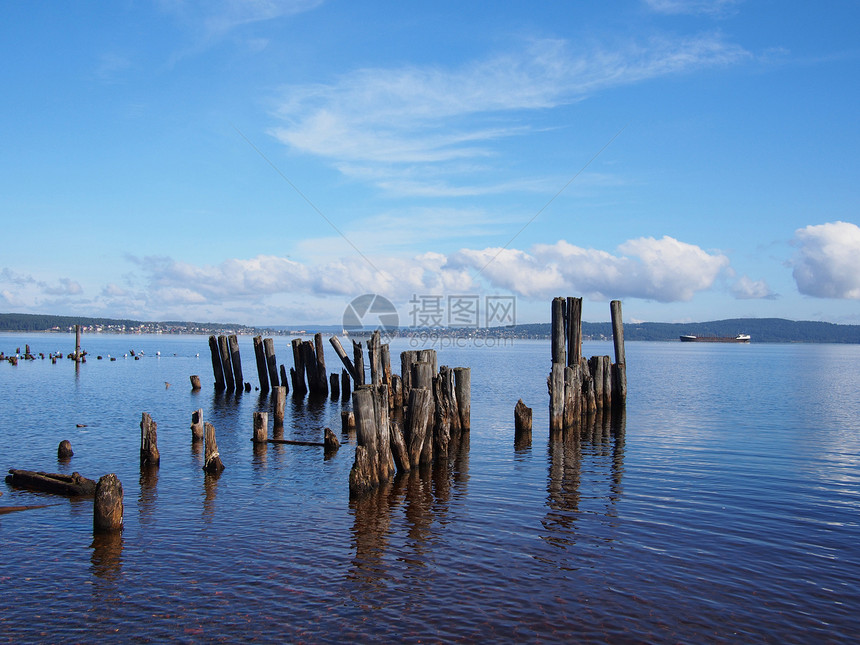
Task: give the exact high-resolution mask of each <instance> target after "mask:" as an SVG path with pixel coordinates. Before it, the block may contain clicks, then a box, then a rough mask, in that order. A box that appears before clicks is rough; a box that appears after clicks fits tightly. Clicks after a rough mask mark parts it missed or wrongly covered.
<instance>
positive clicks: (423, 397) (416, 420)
mask: <svg viewBox="0 0 860 645" xmlns="http://www.w3.org/2000/svg"><path fill="white" fill-rule="evenodd" d="M408 408H409V411H408V414H407V415H406V432H405V433H404V440H405V442H406V447H407V450H408V452H409V465H410V466H411V467H412V468H417V467H418V465H419V464H422V463H428V462H429V461H431V460H432V457H433V453H432V445H433V437H432V429H433V426H432V422H433V408H434V406H433V394H432V392H431V391H430V390H429V389H426V388H416V387H413V388H412V389H411V390H410V391H409V401H408ZM428 435H430V436H429V437H428ZM427 444H429V445H430V446H431V450H430V451H429V452H428V450H427V448H426V445H427ZM428 454H429V457H430V459H428V458H427V456H428Z"/></svg>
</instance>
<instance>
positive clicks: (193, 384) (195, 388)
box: [191, 374, 200, 392]
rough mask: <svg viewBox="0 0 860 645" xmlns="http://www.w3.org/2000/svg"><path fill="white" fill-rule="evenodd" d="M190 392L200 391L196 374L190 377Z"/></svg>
mask: <svg viewBox="0 0 860 645" xmlns="http://www.w3.org/2000/svg"><path fill="white" fill-rule="evenodd" d="M191 390H192V391H194V392H197V391H198V390H200V377H199V376H197V374H192V375H191Z"/></svg>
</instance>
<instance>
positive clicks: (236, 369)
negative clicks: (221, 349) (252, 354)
mask: <svg viewBox="0 0 860 645" xmlns="http://www.w3.org/2000/svg"><path fill="white" fill-rule="evenodd" d="M227 344H228V345H229V347H230V362H231V364H232V367H233V378H234V379H235V381H236V391H237V392H239V391H241V390H242V389H243V387H244V385H245V375H244V374H242V356H241V355H240V354H239V339H238V338H237V337H236V334H230V335H229V336H227Z"/></svg>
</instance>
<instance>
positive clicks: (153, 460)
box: [140, 412, 161, 468]
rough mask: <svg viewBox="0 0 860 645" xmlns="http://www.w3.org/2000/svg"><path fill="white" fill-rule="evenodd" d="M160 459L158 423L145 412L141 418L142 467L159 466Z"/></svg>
mask: <svg viewBox="0 0 860 645" xmlns="http://www.w3.org/2000/svg"><path fill="white" fill-rule="evenodd" d="M160 461H161V457H160V456H159V454H158V433H157V424H156V423H155V421H153V420H152V417H151V416H149V414H147V413H146V412H144V413H143V414H142V415H141V419H140V467H141V468H143V467H145V466H147V467H149V466H158V464H159V462H160Z"/></svg>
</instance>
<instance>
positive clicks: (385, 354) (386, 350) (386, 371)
mask: <svg viewBox="0 0 860 645" xmlns="http://www.w3.org/2000/svg"><path fill="white" fill-rule="evenodd" d="M379 350H380V353H379V356H380V359H381V361H382V383H383V384H384V385H385V387H387V388H388V408H389V411H390V410H392V409H394V391H393V390H392V388H391V349H390V347H389V346H388V343H383V344H382V345H380V347H379Z"/></svg>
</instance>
